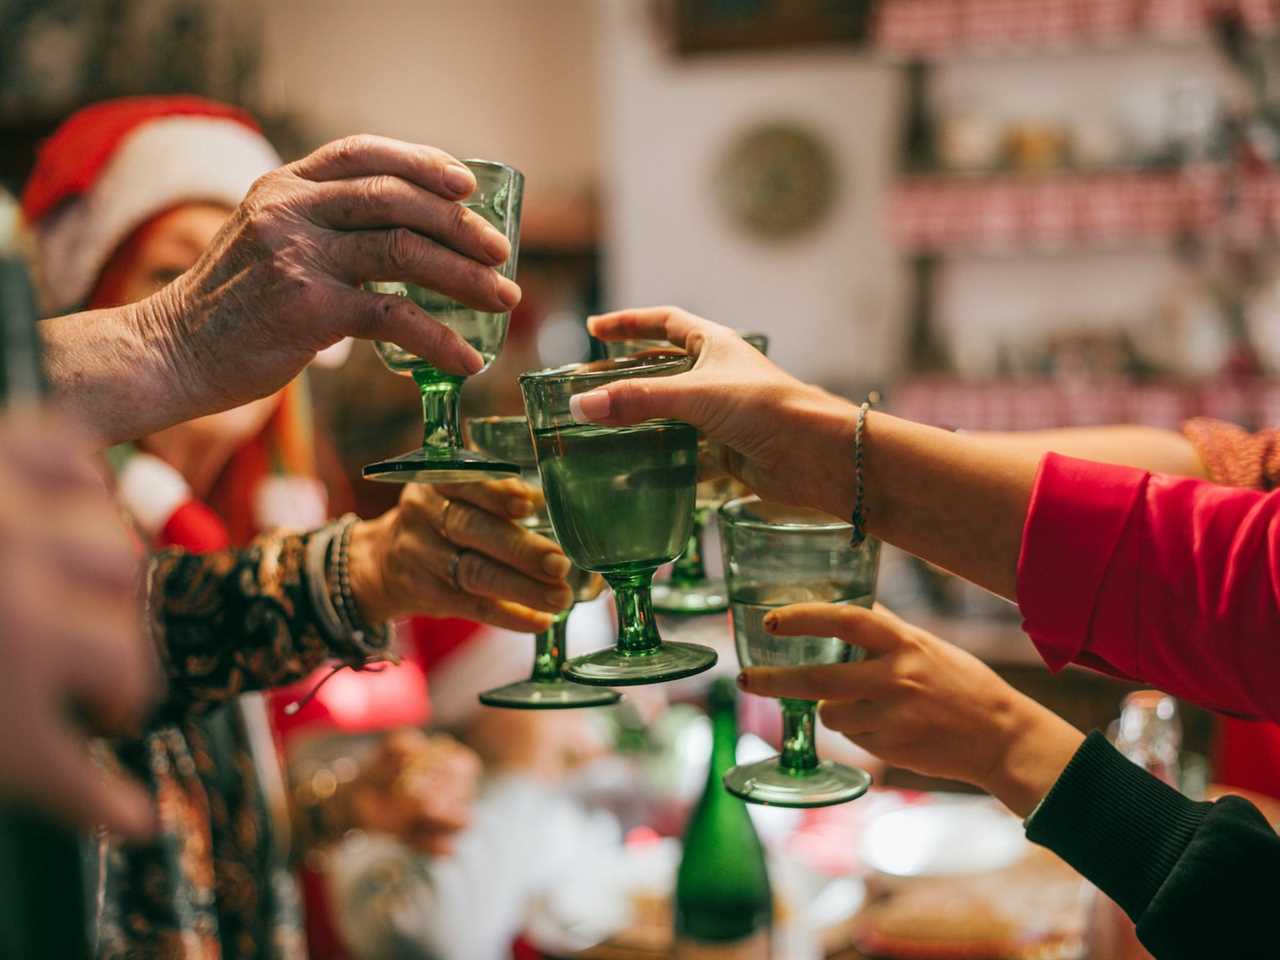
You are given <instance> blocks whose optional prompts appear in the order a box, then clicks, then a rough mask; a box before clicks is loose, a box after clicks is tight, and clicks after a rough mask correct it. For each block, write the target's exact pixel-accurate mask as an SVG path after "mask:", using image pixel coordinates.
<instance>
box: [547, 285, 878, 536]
mask: <svg viewBox="0 0 1280 960" xmlns="http://www.w3.org/2000/svg"><path fill="white" fill-rule="evenodd" d="M588 329H589V330H590V331H591V333H592V334H593V335H595V336H596V337H599V338H600V339H602V340H669V341H670V342H671V343H674V344H675V345H676V346H679V347H683V348H684V349H685V350H687V351H688V352H689V354H690V355H692V356H693V357H694V358H695V361H694V365H693V369H692V370H690V371H688V372H687V373H683V374H679V375H677V376H673V377H645V378H636V379H631V380H619V381H616V382H614V383H610V384H607V385H606V386H603V387H599V388H597V389H595V390H592V391H590V392H589V393H584V394H581V395H579V396H577V397H574V398H573V399H572V401H571V405H572V411H573V414H574V417H575V418H576V419H578V420H579V421H583V422H593V423H602V424H609V425H624V424H632V423H639V422H640V421H642V420H649V419H652V418H656V417H669V418H672V419H675V420H684V421H686V422H688V423H691V424H693V425H694V426H695V427H697V428H698V429H699V430H701V431H702V432H703V433H704V434H705V435H706V436H708V437H710V438H711V439H712V440H713V441H716V443H717V444H719V447H718V448H717V447H716V446H714V445H713V446H712V450H715V451H718V454H719V456H720V458H721V461H722V462H721V463H720V467H721V468H723V469H724V470H726V471H727V472H729V473H731V474H732V475H733V476H735V477H737V478H738V479H740V480H741V481H742V482H743V483H745V484H746V485H747V486H748V487H750V488H751V489H752V490H754V491H755V492H756V493H758V494H760V495H761V496H762V497H766V498H768V499H773V500H780V501H783V502H786V503H794V504H800V505H804V506H811V507H816V508H818V509H822V510H826V511H827V512H829V513H833V514H836V515H840V516H844V515H846V506H847V503H848V496H849V494H848V491H849V490H851V489H852V488H853V484H852V482H851V481H852V477H851V473H850V476H845V475H844V474H843V473H841V471H840V470H836V469H833V468H832V466H831V464H832V461H833V457H832V456H831V452H832V451H833V450H842V451H843V450H851V449H852V445H851V440H852V436H853V426H854V423H855V418H856V412H857V411H856V408H855V407H854V406H853V405H852V404H850V403H849V402H848V401H846V400H842V399H841V398H839V397H836V396H834V395H832V394H830V393H828V392H826V391H825V390H822V389H821V388H819V387H814V386H810V385H808V384H805V383H802V382H801V381H799V380H797V379H796V378H795V377H792V376H791V375H789V374H787V373H785V372H783V371H782V370H781V369H779V368H778V367H777V366H776V365H775V364H773V363H772V362H771V361H770V360H769V359H767V358H766V357H765V356H764V355H763V354H761V353H760V352H759V351H758V350H756V349H755V348H754V347H752V346H751V345H750V344H748V343H747V342H746V341H744V340H743V339H742V338H741V337H739V336H738V335H737V334H736V333H734V332H733V331H732V330H730V329H729V328H728V327H723V326H721V325H720V324H718V323H712V322H711V321H710V320H706V319H703V318H702V317H697V316H694V315H693V314H691V313H688V312H687V311H684V310H681V309H679V308H677V307H650V308H647V309H643V310H621V311H618V312H615V313H608V314H604V315H603V316H598V317H592V318H591V319H590V320H589V321H588ZM841 459H842V460H847V461H849V470H850V471H851V469H852V456H846V457H843V458H841Z"/></svg>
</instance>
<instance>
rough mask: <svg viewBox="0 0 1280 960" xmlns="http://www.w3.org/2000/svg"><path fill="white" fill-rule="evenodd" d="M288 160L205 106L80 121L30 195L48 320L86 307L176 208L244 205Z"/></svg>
mask: <svg viewBox="0 0 1280 960" xmlns="http://www.w3.org/2000/svg"><path fill="white" fill-rule="evenodd" d="M279 165H280V157H279V155H278V154H277V153H276V151H275V149H274V148H273V147H272V146H271V144H270V143H268V142H267V140H266V138H265V137H263V135H262V132H261V129H260V128H259V127H258V125H257V123H256V122H254V120H253V118H252V117H251V116H249V115H248V114H247V113H245V112H244V111H243V110H239V109H237V108H236V107H232V106H229V105H227V104H223V103H217V102H215V101H212V100H206V99H203V98H201V97H192V96H165V97H126V98H122V99H118V100H108V101H104V102H103V103H98V104H93V105H92V106H88V107H85V108H84V109H83V110H80V111H77V112H76V113H74V114H73V115H72V116H71V117H70V118H69V119H68V120H67V121H66V122H65V123H63V124H62V126H60V127H59V128H58V129H57V130H56V131H54V133H53V135H52V136H51V137H49V139H48V140H46V141H45V142H44V143H43V144H42V145H41V147H40V151H39V154H38V156H37V158H36V168H35V170H34V171H33V172H32V175H31V177H30V179H29V180H28V181H27V185H26V189H25V190H24V191H23V194H22V210H23V213H24V214H25V216H26V219H27V222H28V223H30V224H32V226H33V227H34V231H35V235H36V250H37V255H38V258H39V261H40V275H41V288H42V289H41V292H42V297H43V299H44V307H45V309H46V310H47V311H48V312H51V313H57V312H65V311H67V310H69V309H71V308H73V307H76V306H78V305H80V304H82V303H83V302H84V301H85V299H86V297H88V295H89V293H90V292H91V291H92V289H93V287H94V284H95V283H96V281H97V279H98V275H99V273H100V272H101V271H102V268H103V266H104V265H105V264H106V262H107V260H108V259H109V258H110V257H111V255H112V253H113V252H114V251H115V249H116V248H117V247H118V246H119V245H120V244H121V243H122V242H123V241H124V240H125V238H127V237H128V236H129V235H130V234H131V233H132V232H133V231H134V230H135V229H137V228H138V227H139V226H140V225H142V224H143V223H144V222H146V221H147V220H149V219H150V218H151V217H153V216H155V215H156V214H158V213H161V212H162V211H164V210H167V209H168V208H170V207H172V206H175V205H176V204H179V203H183V202H191V201H206V202H213V203H225V204H227V205H228V206H235V205H236V204H238V203H239V202H240V201H241V200H242V199H244V195H245V194H246V193H247V192H248V191H249V187H251V186H252V185H253V182H254V181H255V180H257V179H258V177H260V176H262V175H263V174H264V173H267V172H268V171H270V170H272V169H274V168H276V167H278V166H279Z"/></svg>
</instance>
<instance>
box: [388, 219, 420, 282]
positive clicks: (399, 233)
mask: <svg viewBox="0 0 1280 960" xmlns="http://www.w3.org/2000/svg"><path fill="white" fill-rule="evenodd" d="M384 242H385V254H386V258H387V266H388V267H390V268H391V269H392V270H393V271H396V272H403V273H407V272H409V271H412V270H413V269H414V268H415V267H416V266H417V262H418V257H417V253H418V238H417V236H416V235H415V234H414V233H413V231H412V230H409V229H407V228H406V227H395V228H394V229H391V230H388V231H387V232H386V240H385V241H384Z"/></svg>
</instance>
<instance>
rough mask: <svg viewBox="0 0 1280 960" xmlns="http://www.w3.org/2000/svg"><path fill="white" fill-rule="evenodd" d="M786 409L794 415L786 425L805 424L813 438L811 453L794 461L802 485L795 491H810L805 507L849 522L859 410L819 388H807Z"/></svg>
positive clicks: (789, 402) (790, 399)
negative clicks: (793, 423)
mask: <svg viewBox="0 0 1280 960" xmlns="http://www.w3.org/2000/svg"><path fill="white" fill-rule="evenodd" d="M784 405H785V406H786V407H789V408H790V411H791V415H790V416H788V417H786V419H785V421H784V422H794V421H798V422H800V423H803V424H804V425H805V428H804V430H803V433H804V434H805V435H807V436H808V437H809V438H810V452H809V453H808V454H807V455H803V456H801V457H800V458H797V459H796V460H795V461H793V468H794V469H795V470H796V471H797V473H798V474H799V476H798V477H797V479H798V480H799V481H800V483H799V484H798V485H797V487H796V489H800V490H805V491H808V495H807V496H806V497H805V498H804V500H805V505H806V506H811V507H814V508H816V509H818V510H822V511H824V512H826V513H829V514H831V515H832V516H835V517H839V518H841V519H842V520H848V519H849V517H850V516H851V515H852V513H853V503H854V488H855V485H856V472H855V470H854V463H853V434H854V429H855V427H856V426H857V421H858V408H857V407H856V406H854V405H853V404H851V403H849V402H848V401H847V400H844V399H841V398H840V397H836V396H834V395H832V394H830V393H827V392H826V391H825V390H822V389H819V388H817V387H807V388H805V389H804V390H803V391H800V392H798V393H797V394H796V395H795V396H794V397H792V398H789V399H788V400H787V401H785V402H784ZM833 451H834V452H835V455H834V456H832V453H833Z"/></svg>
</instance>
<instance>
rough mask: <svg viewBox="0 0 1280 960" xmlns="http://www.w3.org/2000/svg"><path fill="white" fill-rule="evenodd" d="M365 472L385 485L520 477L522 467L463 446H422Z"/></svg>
mask: <svg viewBox="0 0 1280 960" xmlns="http://www.w3.org/2000/svg"><path fill="white" fill-rule="evenodd" d="M363 473H364V476H365V478H366V479H368V480H381V481H382V482H384V483H472V482H474V481H476V480H505V479H507V478H508V477H518V476H519V475H520V467H519V466H517V465H516V464H514V463H508V462H507V461H505V460H498V459H497V458H495V457H489V456H485V455H484V454H483V453H476V452H474V451H472V450H466V449H464V448H462V447H419V448H418V449H417V450H412V451H410V452H409V453H402V454H400V456H398V457H392V458H391V459H390V460H379V461H378V462H377V463H371V464H369V465H368V466H367V467H365V468H364V471H363Z"/></svg>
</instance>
